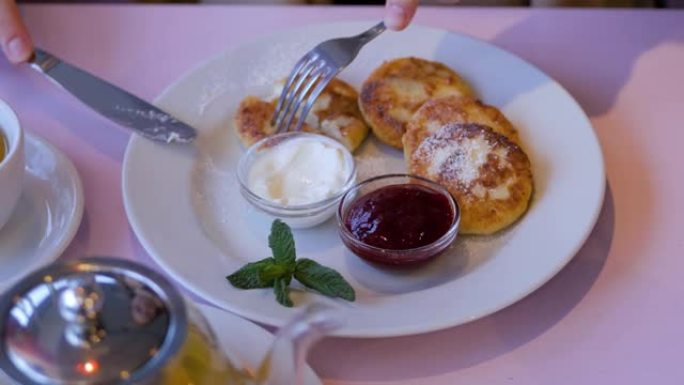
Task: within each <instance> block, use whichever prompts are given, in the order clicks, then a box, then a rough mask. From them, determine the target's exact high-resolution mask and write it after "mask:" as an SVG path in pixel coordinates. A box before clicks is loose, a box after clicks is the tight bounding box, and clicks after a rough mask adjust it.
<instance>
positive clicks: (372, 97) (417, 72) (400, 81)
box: [359, 57, 474, 148]
mask: <svg viewBox="0 0 684 385" xmlns="http://www.w3.org/2000/svg"><path fill="white" fill-rule="evenodd" d="M447 95H454V96H457V97H461V96H474V92H473V91H472V89H471V88H470V86H469V85H468V84H467V83H466V82H465V81H464V80H463V79H462V78H461V77H460V76H459V75H458V74H457V73H456V72H454V71H453V70H452V69H450V68H449V67H447V66H445V65H444V64H442V63H438V62H433V61H428V60H424V59H418V58H414V57H408V58H400V59H394V60H391V61H388V62H385V63H383V64H382V65H380V67H378V68H376V69H375V70H374V71H373V72H372V73H371V75H370V76H369V77H368V79H366V81H365V82H364V83H363V85H362V87H361V94H360V98H359V106H360V107H361V112H362V113H363V116H364V117H365V118H366V121H367V122H368V124H370V126H371V129H372V130H373V133H374V134H375V135H376V136H377V137H378V138H379V139H380V140H381V141H383V142H385V143H387V144H389V145H391V146H394V147H397V148H401V147H402V143H401V137H402V136H403V134H404V131H405V127H406V123H407V122H408V121H409V120H410V118H411V116H412V115H413V113H414V112H415V111H416V110H417V109H418V108H419V107H420V106H421V105H422V104H423V103H425V101H427V100H428V99H430V98H434V97H441V96H447Z"/></svg>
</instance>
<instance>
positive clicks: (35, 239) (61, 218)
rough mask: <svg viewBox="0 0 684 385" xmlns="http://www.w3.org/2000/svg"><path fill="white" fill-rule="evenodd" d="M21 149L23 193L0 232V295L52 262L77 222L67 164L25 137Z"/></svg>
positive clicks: (79, 207) (79, 211) (74, 181)
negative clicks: (22, 157) (23, 179)
mask: <svg viewBox="0 0 684 385" xmlns="http://www.w3.org/2000/svg"><path fill="white" fill-rule="evenodd" d="M25 146H26V179H25V186H24V192H23V193H22V196H21V198H20V199H19V204H18V205H17V207H16V209H15V210H14V213H13V214H12V217H11V218H10V220H9V222H8V223H7V224H6V225H5V226H3V228H2V229H0V291H3V290H5V289H6V288H8V287H10V286H11V285H12V284H13V283H14V282H16V281H17V280H18V279H20V278H21V277H22V276H24V275H25V274H28V273H29V272H31V271H33V270H35V269H37V268H39V267H42V266H43V265H46V264H48V263H50V262H52V261H54V260H55V259H57V257H59V256H60V255H61V254H62V252H63V251H64V249H65V248H66V247H67V245H68V244H69V242H71V240H72V239H73V238H74V236H75V235H76V231H77V230H78V226H79V224H80V223H81V217H82V216H83V188H82V187H81V179H80V177H79V175H78V172H77V171H76V168H75V167H74V165H73V164H72V163H71V161H70V160H69V159H68V158H67V157H66V156H65V155H64V154H62V152H60V151H59V150H57V149H56V148H55V147H53V146H52V145H50V144H48V143H47V142H45V141H44V140H42V139H39V138H37V137H35V136H33V135H29V134H27V135H26V142H25ZM0 188H2V186H0Z"/></svg>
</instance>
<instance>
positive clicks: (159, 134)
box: [30, 49, 197, 143]
mask: <svg viewBox="0 0 684 385" xmlns="http://www.w3.org/2000/svg"><path fill="white" fill-rule="evenodd" d="M30 64H31V67H33V68H34V69H36V70H38V71H39V72H42V73H43V74H45V75H47V76H48V77H49V78H50V79H52V80H54V81H55V82H57V83H58V84H59V85H61V86H62V87H64V88H65V89H66V90H67V91H69V92H71V94H73V95H74V96H75V97H76V98H78V99H79V100H81V101H82V102H83V103H85V104H86V105H87V106H89V107H90V108H92V109H94V110H95V111H97V112H99V113H100V114H102V115H103V116H105V117H106V118H108V119H110V120H113V121H114V122H116V123H118V124H120V125H122V126H125V127H128V128H131V129H133V130H134V131H135V132H137V133H139V134H140V135H142V136H144V137H146V138H149V139H152V140H156V141H160V142H166V143H174V142H175V143H190V142H192V141H193V140H194V139H195V137H196V136H197V132H196V131H195V129H194V128H192V127H190V126H189V125H187V124H185V123H183V122H181V121H180V120H178V119H176V118H174V117H173V116H171V115H170V114H168V113H167V112H164V111H162V110H161V109H159V108H157V107H155V106H153V105H152V104H150V103H148V102H146V101H144V100H142V99H140V98H138V97H137V96H135V95H133V94H131V93H129V92H126V91H124V90H122V89H121V88H119V87H116V86H114V85H112V84H110V83H108V82H106V81H104V80H102V79H100V78H98V77H97V76H95V75H92V74H89V73H88V72H86V71H84V70H82V69H80V68H77V67H75V66H73V65H71V64H69V63H66V62H64V61H62V60H60V59H59V58H57V57H56V56H54V55H52V54H51V53H49V52H47V51H45V50H42V49H36V50H35V51H34V55H33V58H32V59H31V60H30Z"/></svg>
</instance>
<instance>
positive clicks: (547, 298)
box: [310, 186, 615, 381]
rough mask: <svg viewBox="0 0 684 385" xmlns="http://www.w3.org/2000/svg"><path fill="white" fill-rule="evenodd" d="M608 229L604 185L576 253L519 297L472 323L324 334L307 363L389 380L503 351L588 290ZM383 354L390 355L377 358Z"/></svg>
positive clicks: (330, 374) (609, 205) (610, 209)
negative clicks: (363, 336) (349, 335)
mask: <svg viewBox="0 0 684 385" xmlns="http://www.w3.org/2000/svg"><path fill="white" fill-rule="evenodd" d="M614 227H615V207H614V203H613V194H612V191H611V189H610V186H609V187H608V189H607V190H606V195H605V200H604V204H603V207H602V209H601V214H600V216H599V219H598V222H597V224H596V226H595V227H594V230H593V231H592V234H591V236H590V237H589V239H588V240H587V242H586V243H585V244H584V246H583V247H582V249H581V250H580V251H579V253H578V254H577V255H576V256H575V258H574V259H573V260H572V261H571V262H570V263H569V264H568V265H567V266H566V267H565V268H564V269H563V270H562V271H561V272H560V273H559V274H558V275H557V276H556V277H554V278H553V279H552V280H551V281H549V282H548V283H546V284H545V285H544V286H543V287H542V288H540V289H539V290H537V291H536V292H534V293H533V294H531V295H530V296H528V297H527V298H525V299H523V300H522V301H520V302H518V303H516V304H514V305H512V306H510V307H508V308H506V309H504V310H501V311H499V312H497V313H495V314H493V315H491V316H488V317H485V318H483V319H481V320H478V321H476V322H472V323H469V324H466V325H462V326H459V327H455V328H451V329H447V330H443V331H438V332H433V333H428V334H423V335H418V336H409V337H399V338H391V339H367V340H358V339H343V338H330V339H327V340H325V341H323V342H322V343H321V344H319V345H318V346H317V347H315V348H314V351H313V352H312V354H311V355H310V363H311V365H312V367H314V368H315V369H316V370H317V371H318V372H319V374H321V375H322V376H324V377H325V378H328V379H337V378H339V379H344V380H346V381H354V380H363V381H392V380H399V379H401V380H406V379H410V378H422V377H429V376H434V375H438V374H442V373H447V372H453V371H456V370H459V369H463V368H467V367H471V366H474V365H477V364H478V363H481V362H484V361H487V360H490V359H492V358H494V357H497V356H499V355H502V354H505V353H508V352H510V351H512V350H514V349H516V348H517V347H519V346H521V345H524V344H526V343H528V342H530V341H531V340H534V339H535V338H537V337H538V336H540V335H542V334H543V333H544V332H546V331H547V330H548V329H550V328H551V327H553V326H554V325H555V324H556V323H558V322H559V321H560V320H562V319H563V318H564V317H565V316H566V315H567V314H568V313H569V312H570V311H572V309H573V308H574V307H575V306H576V305H577V304H578V303H579V302H580V301H581V300H582V298H583V297H584V296H585V295H586V294H587V292H589V290H590V289H591V287H592V286H593V284H594V282H595V280H596V279H597V277H598V276H599V274H600V272H601V270H602V268H603V266H604V264H605V262H606V258H607V257H608V254H609V252H610V247H611V243H612V238H613V232H614ZM407 310H409V311H410V309H407ZM389 352H391V358H388V359H381V360H378V359H377V358H379V357H385V356H387V354H388V353H389ZM444 352H449V354H448V355H445V354H444ZM333 355H334V356H336V357H344V360H343V362H342V361H341V360H332V359H330V357H331V356H333ZM369 357H375V359H374V360H371V359H369ZM350 373H354V377H350Z"/></svg>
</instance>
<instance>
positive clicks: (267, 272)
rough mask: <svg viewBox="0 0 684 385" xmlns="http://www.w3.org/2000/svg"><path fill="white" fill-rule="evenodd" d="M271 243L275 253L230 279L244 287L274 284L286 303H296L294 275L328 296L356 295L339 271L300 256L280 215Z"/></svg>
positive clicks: (277, 293) (283, 303)
mask: <svg viewBox="0 0 684 385" xmlns="http://www.w3.org/2000/svg"><path fill="white" fill-rule="evenodd" d="M268 246H269V247H270V248H271V252H272V253H273V256H272V257H270V258H265V259H262V260H260V261H257V262H252V263H248V264H246V265H245V266H243V267H241V268H240V269H238V270H237V271H236V272H234V273H233V274H231V275H229V276H227V277H226V279H227V280H228V282H230V284H231V285H233V286H234V287H236V288H238V289H245V290H247V289H263V288H268V287H272V288H273V291H274V293H275V296H276V300H277V301H278V303H280V304H281V305H283V306H287V307H292V306H293V305H294V304H293V302H292V299H290V282H291V281H292V277H294V278H295V279H296V280H297V281H299V282H301V283H302V285H304V286H306V287H307V288H309V289H312V290H315V291H317V292H319V293H321V294H323V295H325V296H328V297H333V298H342V299H344V300H347V301H354V300H355V299H356V294H355V293H354V288H352V287H351V285H350V284H349V283H348V282H347V281H346V280H345V279H344V277H342V275H341V274H340V273H338V272H337V271H335V270H334V269H331V268H329V267H325V266H323V265H321V264H319V263H318V262H316V261H314V260H311V259H306V258H302V259H297V253H296V250H295V242H294V237H293V236H292V231H291V230H290V227H289V226H288V225H287V224H285V223H284V222H283V221H281V220H280V219H276V220H275V221H273V224H272V225H271V234H270V235H269V237H268Z"/></svg>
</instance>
